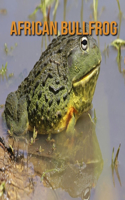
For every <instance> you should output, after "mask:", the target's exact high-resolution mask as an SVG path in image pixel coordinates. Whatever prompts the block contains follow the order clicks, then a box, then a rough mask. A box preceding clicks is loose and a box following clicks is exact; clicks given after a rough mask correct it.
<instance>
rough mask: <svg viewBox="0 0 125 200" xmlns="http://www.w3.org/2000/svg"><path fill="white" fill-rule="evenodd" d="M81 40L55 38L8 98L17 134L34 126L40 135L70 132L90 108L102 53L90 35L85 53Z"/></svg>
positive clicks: (7, 110) (10, 122) (8, 111)
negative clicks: (65, 130) (63, 131)
mask: <svg viewBox="0 0 125 200" xmlns="http://www.w3.org/2000/svg"><path fill="white" fill-rule="evenodd" d="M82 37H83V35H80V36H78V35H74V36H71V35H67V36H61V35H60V36H58V37H57V39H53V40H52V42H51V43H50V44H49V46H48V47H47V49H46V50H45V51H44V52H43V53H42V55H41V57H40V59H39V61H38V62H36V64H35V66H34V68H33V69H32V70H31V72H30V73H29V75H28V76H27V77H26V78H25V79H24V81H23V82H22V83H21V84H20V86H19V87H18V89H17V91H16V92H12V93H10V94H9V95H8V97H7V99H6V104H5V111H4V113H5V119H6V122H7V125H8V127H12V128H13V131H14V132H15V133H16V134H22V133H25V132H26V131H27V130H33V127H34V126H35V128H36V129H37V130H38V133H41V134H46V133H58V132H61V131H62V130H64V129H67V130H71V128H72V127H74V125H75V123H76V120H77V119H78V118H79V116H80V115H81V114H82V113H83V112H85V111H87V110H88V109H89V108H90V106H91V102H92V98H93V94H94V91H95V86H96V81H97V78H98V74H99V69H100V67H99V65H100V62H101V54H100V50H99V48H98V46H97V43H96V41H95V39H93V38H92V37H91V36H87V40H88V47H87V49H86V50H83V49H82V47H81V38H82Z"/></svg>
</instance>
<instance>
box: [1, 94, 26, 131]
mask: <svg viewBox="0 0 125 200" xmlns="http://www.w3.org/2000/svg"><path fill="white" fill-rule="evenodd" d="M4 114H5V119H6V123H7V126H8V127H9V128H12V131H13V132H14V133H15V134H17V135H18V134H23V133H25V132H26V130H27V128H28V113H27V102H26V97H25V96H22V97H21V98H19V100H18V98H17V95H16V93H15V92H11V93H10V94H9V95H8V96H7V99H6V103H5V110H4Z"/></svg>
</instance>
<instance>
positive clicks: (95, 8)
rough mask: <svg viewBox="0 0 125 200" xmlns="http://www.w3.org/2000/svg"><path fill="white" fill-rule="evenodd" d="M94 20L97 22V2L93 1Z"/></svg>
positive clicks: (96, 0)
mask: <svg viewBox="0 0 125 200" xmlns="http://www.w3.org/2000/svg"><path fill="white" fill-rule="evenodd" d="M93 11H94V20H95V21H97V14H98V0H93Z"/></svg>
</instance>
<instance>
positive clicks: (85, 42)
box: [81, 37, 88, 51]
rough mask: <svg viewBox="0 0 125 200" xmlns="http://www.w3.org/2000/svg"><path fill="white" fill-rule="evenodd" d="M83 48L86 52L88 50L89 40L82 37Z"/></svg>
mask: <svg viewBox="0 0 125 200" xmlns="http://www.w3.org/2000/svg"><path fill="white" fill-rule="evenodd" d="M81 47H82V49H83V50H84V51H85V50H86V49H87V48H88V39H87V37H82V39H81Z"/></svg>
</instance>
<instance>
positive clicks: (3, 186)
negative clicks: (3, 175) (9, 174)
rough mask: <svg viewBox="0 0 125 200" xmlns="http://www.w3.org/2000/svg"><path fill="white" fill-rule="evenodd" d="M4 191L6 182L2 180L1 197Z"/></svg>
mask: <svg viewBox="0 0 125 200" xmlns="http://www.w3.org/2000/svg"><path fill="white" fill-rule="evenodd" d="M4 191H5V182H2V183H1V185H0V197H2V195H3V193H4Z"/></svg>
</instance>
